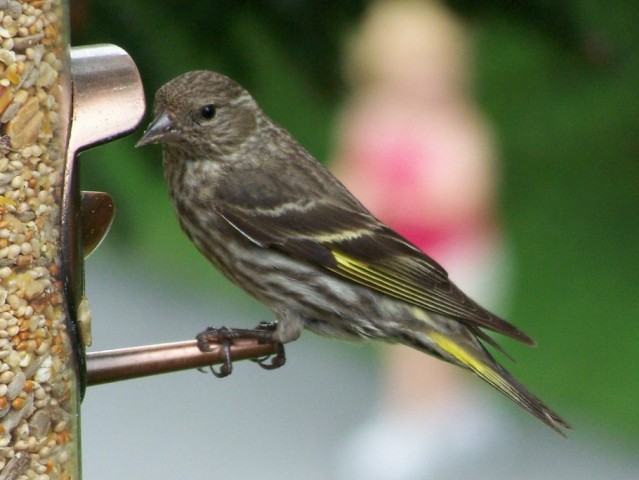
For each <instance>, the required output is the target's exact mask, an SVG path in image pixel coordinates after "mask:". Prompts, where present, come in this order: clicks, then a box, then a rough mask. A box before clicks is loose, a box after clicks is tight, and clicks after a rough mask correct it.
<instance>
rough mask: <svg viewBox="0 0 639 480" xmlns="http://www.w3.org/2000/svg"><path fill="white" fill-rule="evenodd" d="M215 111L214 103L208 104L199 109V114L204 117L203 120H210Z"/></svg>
mask: <svg viewBox="0 0 639 480" xmlns="http://www.w3.org/2000/svg"><path fill="white" fill-rule="evenodd" d="M215 112H216V109H215V105H212V104H209V105H205V106H203V107H202V109H201V110H200V115H202V118H204V119H205V120H210V119H211V118H213V117H214V116H215Z"/></svg>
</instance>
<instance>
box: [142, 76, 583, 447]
mask: <svg viewBox="0 0 639 480" xmlns="http://www.w3.org/2000/svg"><path fill="white" fill-rule="evenodd" d="M149 144H161V146H162V151H163V169H164V176H165V180H166V182H167V185H168V191H169V196H170V198H171V200H172V203H173V206H174V209H175V212H176V214H177V217H178V219H179V222H180V225H181V227H182V229H183V230H184V232H185V233H186V235H187V236H188V237H189V238H190V239H191V241H192V242H193V243H194V244H195V246H196V247H197V249H198V250H199V251H200V252H201V253H202V254H203V255H204V257H206V258H207V259H208V260H209V261H210V262H211V263H212V264H213V265H214V266H215V267H217V269H219V270H220V271H221V272H222V273H223V274H224V275H225V276H226V277H227V278H228V279H230V280H231V281H232V282H233V283H235V284H236V285H237V286H239V287H240V288H242V289H244V290H245V291H246V292H248V293H249V294H250V295H252V296H253V297H255V298H256V299H257V300H258V301H260V302H262V303H263V304H265V305H266V306H267V307H269V308H270V309H271V310H272V312H273V314H274V316H275V319H276V321H275V322H272V323H261V324H260V325H258V327H257V328H255V329H238V328H227V327H221V328H214V327H209V328H208V329H207V330H205V331H204V332H202V333H201V334H200V335H198V337H197V339H198V345H200V348H201V349H203V350H208V349H211V348H214V347H213V344H215V343H216V342H217V343H219V344H222V345H223V347H224V352H225V362H224V364H223V365H222V367H221V370H220V372H219V374H218V375H219V376H225V375H228V374H229V373H230V372H231V364H230V356H229V351H228V345H229V344H230V343H232V341H233V340H234V339H235V338H240V337H248V338H255V339H258V340H260V341H263V342H271V343H273V344H274V345H276V347H277V354H276V355H275V356H274V357H273V358H272V361H271V363H270V364H269V363H266V362H264V363H263V364H262V365H263V366H264V367H265V368H277V367H279V366H281V365H283V364H284V362H285V356H284V347H283V345H284V344H286V343H288V342H291V341H294V340H296V339H297V338H298V337H299V336H300V335H301V333H302V331H303V329H308V330H310V331H313V332H315V333H318V334H321V335H325V336H329V337H334V338H340V339H347V340H362V339H364V340H381V341H386V342H390V343H399V344H403V345H407V346H409V347H412V348H415V349H417V350H419V351H422V352H424V353H426V354H430V355H432V356H434V357H436V358H438V359H440V360H443V361H445V362H448V363H451V364H454V365H457V366H459V367H461V368H463V369H465V370H469V371H471V372H473V373H474V374H476V375H477V376H478V377H480V378H481V379H483V380H484V381H486V382H487V383H488V384H490V385H492V386H493V387H495V388H496V389H497V390H498V391H500V392H501V393H502V394H504V395H505V396H506V397H508V398H510V399H511V400H513V401H514V402H515V403H516V404H518V405H519V406H521V407H523V408H524V409H525V410H527V411H528V412H530V413H531V414H532V415H534V416H535V417H537V418H538V419H539V420H541V421H542V422H544V423H545V424H546V425H548V426H549V427H550V428H552V429H553V430H555V431H556V432H558V433H560V434H561V435H564V436H565V430H567V429H570V428H571V426H570V424H569V423H568V422H567V421H565V420H564V419H563V418H562V417H560V416H559V415H558V414H557V413H555V412H554V411H553V410H551V409H550V408H549V407H548V406H546V405H545V404H544V403H543V402H542V401H541V400H540V399H539V398H538V397H536V396H535V395H534V394H533V393H531V392H530V391H529V390H528V389H527V388H526V387H525V386H524V385H523V384H522V383H520V382H519V381H518V380H516V379H515V378H514V377H513V376H512V375H511V374H510V373H509V372H508V371H507V370H506V369H505V368H504V367H503V366H502V365H501V364H500V363H498V362H497V360H496V359H495V358H494V356H493V355H492V354H491V353H490V352H489V350H488V347H492V348H495V349H497V350H499V351H501V352H503V353H505V352H504V350H503V349H502V347H500V345H499V344H498V343H497V342H496V341H495V340H494V339H493V338H492V337H491V336H489V334H488V332H496V333H499V334H502V335H505V336H506V337H510V338H512V339H515V340H518V341H520V342H523V343H524V344H527V345H531V346H532V345H535V342H534V340H533V339H532V338H531V337H529V336H528V335H527V334H525V333H524V332H522V331H521V330H519V329H518V328H517V327H515V326H514V325H512V324H511V323H509V322H507V321H506V320H504V319H502V318H500V317H499V316H497V315H495V314H493V313H491V312H489V311H488V310H486V309H485V308H483V307H482V306H480V305H479V304H478V303H476V302H475V301H473V300H472V299H471V298H469V297H468V296H467V295H466V294H465V293H463V292H462V291H461V290H460V289H459V288H458V287H457V286H456V285H455V284H454V283H453V282H452V281H451V279H450V278H449V276H448V273H447V272H446V270H445V269H444V268H443V267H442V266H441V265H439V264H438V263H437V262H435V261H434V260H433V259H431V258H430V257H428V256H427V254H426V253H424V252H422V251H421V250H419V249H418V248H417V247H416V246H414V245H413V244H411V243H410V242H409V241H407V240H406V239H404V238H403V237H402V236H400V235H399V234H398V233H396V232H395V231H394V230H392V229H391V228H390V227H388V226H387V225H385V224H384V223H382V222H381V221H380V220H378V219H377V218H376V217H375V216H374V215H373V214H372V213H371V212H369V211H368V210H367V209H366V208H365V207H364V206H363V205H362V204H361V203H360V201H359V200H357V199H356V198H355V197H354V196H353V195H352V194H351V193H350V192H349V191H348V189H347V188H346V187H345V186H344V185H343V184H342V183H341V182H340V181H339V180H338V179H337V178H336V177H335V176H334V175H333V174H332V173H331V172H330V171H329V170H328V169H327V168H326V167H324V166H323V165H322V164H321V163H320V162H318V161H317V160H316V159H315V158H314V157H313V156H312V155H311V154H310V153H309V152H308V151H307V150H306V149H304V147H302V146H301V145H300V144H299V143H298V142H297V141H296V140H295V139H294V138H293V136H292V135H291V134H290V133H289V132H288V131H287V130H285V129H284V128H283V127H281V126H279V125H278V124H276V123H275V122H274V121H273V120H271V119H270V118H269V117H268V116H267V115H266V113H264V111H263V110H262V109H261V108H260V107H259V105H258V104H257V102H256V100H255V99H254V98H253V97H252V96H251V94H250V93H249V92H248V91H247V90H246V89H244V88H243V87H242V86H241V85H240V84H238V83H237V82H235V81H234V80H232V79H230V78H229V77H227V76H225V75H223V74H221V73H217V72H213V71H208V70H196V71H191V72H188V73H185V74H182V75H180V76H178V77H176V78H175V79H173V80H171V81H169V82H168V83H166V84H164V85H163V86H162V87H160V88H159V90H158V91H157V93H156V95H155V100H154V119H153V120H152V121H151V123H150V125H149V127H148V128H147V130H146V131H145V132H144V134H143V136H142V137H141V139H140V140H139V141H138V143H137V144H136V147H140V146H144V145H149ZM214 373H215V372H214Z"/></svg>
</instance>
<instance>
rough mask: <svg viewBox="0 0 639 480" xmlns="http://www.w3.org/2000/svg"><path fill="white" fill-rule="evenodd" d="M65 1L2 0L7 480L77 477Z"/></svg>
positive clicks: (0, 192)
mask: <svg viewBox="0 0 639 480" xmlns="http://www.w3.org/2000/svg"><path fill="white" fill-rule="evenodd" d="M62 4H63V0H32V1H29V2H26V1H17V0H0V480H23V479H42V480H44V479H72V478H79V476H80V471H79V463H78V452H77V449H78V448H79V445H78V423H77V422H78V395H77V378H76V371H75V365H74V357H73V353H72V350H71V346H70V338H69V334H68V332H67V326H66V321H65V311H64V304H63V293H62V292H63V291H62V282H61V281H60V278H59V277H58V273H59V271H60V268H59V261H60V209H59V205H60V198H61V189H62V178H63V175H62V169H63V166H64V142H65V140H66V133H65V132H66V127H67V125H66V124H63V123H62V122H66V121H67V117H68V115H67V114H66V110H65V108H66V107H67V105H68V103H67V102H68V93H69V85H68V82H69V71H68V60H67V43H66V42H67V37H66V35H67V33H66V30H65V24H64V22H63V19H64V14H63V11H62V6H63V5H62Z"/></svg>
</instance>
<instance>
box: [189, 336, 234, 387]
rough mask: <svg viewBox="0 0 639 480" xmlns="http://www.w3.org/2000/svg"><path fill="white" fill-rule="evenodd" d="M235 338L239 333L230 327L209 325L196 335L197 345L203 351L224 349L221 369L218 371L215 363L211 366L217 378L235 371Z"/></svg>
mask: <svg viewBox="0 0 639 480" xmlns="http://www.w3.org/2000/svg"><path fill="white" fill-rule="evenodd" d="M234 338H237V335H236V334H235V332H234V331H233V330H231V329H230V328H228V327H220V328H214V327H208V328H207V329H206V330H204V331H203V332H200V333H198V334H197V336H196V337H195V339H196V341H197V346H198V348H199V349H200V351H201V352H211V351H213V350H214V349H215V348H217V347H220V348H221V349H222V365H221V366H220V369H219V370H217V371H216V370H215V368H213V365H211V366H209V370H211V373H212V374H213V375H215V376H216V377H217V378H224V377H227V376H229V375H230V374H231V372H233V362H232V361H231V345H232V343H233V339H234Z"/></svg>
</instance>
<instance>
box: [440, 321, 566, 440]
mask: <svg viewBox="0 0 639 480" xmlns="http://www.w3.org/2000/svg"><path fill="white" fill-rule="evenodd" d="M429 337H430V339H431V340H432V341H434V342H435V343H436V344H437V346H438V347H439V348H440V349H441V350H442V351H444V352H446V354H448V355H449V356H450V357H452V358H454V359H455V360H456V361H457V363H459V364H460V365H461V366H463V367H465V368H467V369H469V370H471V371H472V372H474V373H475V374H477V375H478V376H479V377H481V378H482V379H484V380H485V381H486V382H488V383H489V384H491V385H492V386H493V387H495V388H496V389H497V390H499V391H500V392H501V393H503V394H504V395H506V396H507V397H508V398H510V399H511V400H513V401H514V402H515V403H516V404H517V405H519V406H521V407H522V408H524V409H525V410H528V411H529V412H530V413H531V414H533V415H534V416H535V417H537V418H538V419H539V420H541V421H542V422H544V423H545V424H546V425H548V426H549V427H550V428H552V429H553V430H555V431H556V432H557V433H559V434H560V435H562V436H564V437H565V436H566V435H565V433H564V429H570V428H571V427H570V424H569V423H568V422H566V421H565V420H564V419H563V418H561V417H560V416H559V415H557V414H556V413H555V412H553V411H552V410H551V409H550V408H548V407H547V406H546V405H545V404H544V403H543V402H542V401H541V400H539V399H538V398H537V397H536V396H535V395H534V394H533V393H531V392H530V391H529V390H528V389H527V388H526V387H524V386H523V385H522V384H521V383H520V382H519V381H517V380H516V379H515V378H514V377H513V376H512V375H511V374H510V373H508V372H507V371H506V370H505V369H504V368H503V367H502V366H500V365H499V364H498V363H497V362H496V361H495V360H494V359H493V357H492V356H491V355H490V353H488V352H487V351H486V349H485V348H483V347H482V346H481V345H479V347H480V349H476V348H473V347H472V346H471V345H470V344H469V345H468V346H466V345H463V344H460V343H458V342H455V341H454V340H453V339H451V338H450V337H448V336H445V335H443V334H439V333H435V332H431V333H430V334H429Z"/></svg>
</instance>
